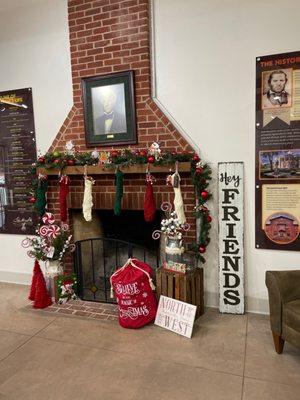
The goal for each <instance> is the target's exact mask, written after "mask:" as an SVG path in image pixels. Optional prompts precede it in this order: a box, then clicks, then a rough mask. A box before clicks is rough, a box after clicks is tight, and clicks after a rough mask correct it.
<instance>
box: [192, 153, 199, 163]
mask: <svg viewBox="0 0 300 400" xmlns="http://www.w3.org/2000/svg"><path fill="white" fill-rule="evenodd" d="M193 161H195V162H199V161H200V157H199V156H198V154H195V155H194V157H193Z"/></svg>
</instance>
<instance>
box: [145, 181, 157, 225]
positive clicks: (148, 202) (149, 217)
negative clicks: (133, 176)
mask: <svg viewBox="0 0 300 400" xmlns="http://www.w3.org/2000/svg"><path fill="white" fill-rule="evenodd" d="M155 211H156V206H155V199H154V194H153V177H151V175H149V174H148V176H147V187H146V193H145V200H144V218H145V221H146V222H152V221H153V220H154V217H155Z"/></svg>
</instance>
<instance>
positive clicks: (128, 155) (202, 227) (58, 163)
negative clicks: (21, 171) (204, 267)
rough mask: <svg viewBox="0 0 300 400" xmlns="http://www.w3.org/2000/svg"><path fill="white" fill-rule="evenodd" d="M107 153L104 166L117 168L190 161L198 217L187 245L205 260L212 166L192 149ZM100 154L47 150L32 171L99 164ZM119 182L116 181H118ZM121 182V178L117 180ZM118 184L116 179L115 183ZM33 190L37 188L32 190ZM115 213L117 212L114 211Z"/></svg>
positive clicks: (208, 227) (209, 222)
mask: <svg viewBox="0 0 300 400" xmlns="http://www.w3.org/2000/svg"><path fill="white" fill-rule="evenodd" d="M101 153H106V154H107V160H106V162H104V163H103V165H104V166H105V167H108V168H113V169H116V168H118V167H128V166H131V165H137V164H140V165H143V164H147V163H148V162H149V163H151V164H153V165H172V164H174V163H175V162H176V161H178V162H191V177H192V181H193V184H194V188H195V192H196V198H197V206H196V207H195V214H194V215H195V218H197V219H198V220H199V235H198V237H197V241H196V242H195V243H193V244H192V245H190V250H193V251H194V252H195V254H196V255H197V257H198V258H199V259H200V260H201V261H202V262H203V263H204V262H205V258H204V257H203V255H202V254H203V253H205V251H206V247H207V245H208V244H209V242H210V239H209V231H210V229H211V216H210V215H209V210H208V209H207V207H206V206H205V203H206V201H207V200H209V199H210V198H211V194H210V193H209V191H208V186H209V182H210V180H211V168H210V167H209V166H208V165H207V164H203V163H201V160H200V158H199V157H198V156H197V155H196V154H193V153H188V152H186V153H176V152H165V153H162V154H161V156H160V157H159V158H158V159H155V157H153V156H149V155H148V152H147V151H146V150H129V149H124V150H119V151H117V150H113V151H110V152H104V151H103V152H101ZM98 164H99V157H98V156H97V153H96V155H95V151H94V152H76V153H75V154H74V155H70V154H65V153H61V152H58V151H54V152H53V153H46V154H45V155H44V156H40V157H38V160H37V162H36V163H35V164H34V165H33V167H32V172H36V168H39V167H42V168H46V169H53V168H55V169H60V170H62V169H63V168H64V167H66V166H73V165H81V166H84V165H98ZM117 182H118V181H117ZM119 183H120V182H119ZM117 188H118V183H117ZM35 193H36V192H35ZM117 203H118V202H116V204H115V213H116V211H117V212H119V211H118V210H119V209H120V207H119V203H118V204H117ZM116 215H117V214H116Z"/></svg>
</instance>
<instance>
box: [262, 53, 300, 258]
mask: <svg viewBox="0 0 300 400" xmlns="http://www.w3.org/2000/svg"><path fill="white" fill-rule="evenodd" d="M255 131H256V150H255V153H256V155H255V160H256V168H255V180H256V185H255V208H256V210H255V211H256V212H255V215H256V221H255V233H256V234H255V245H256V248H258V249H274V250H295V251H297V250H298V251H299V250H300V237H299V229H300V227H299V221H300V52H292V53H283V54H275V55H270V56H261V57H257V58H256V122H255Z"/></svg>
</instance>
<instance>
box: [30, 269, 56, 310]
mask: <svg viewBox="0 0 300 400" xmlns="http://www.w3.org/2000/svg"><path fill="white" fill-rule="evenodd" d="M51 304H52V300H51V297H50V295H49V293H48V290H47V287H46V282H45V278H44V275H43V273H42V271H41V269H40V268H39V272H38V274H37V279H36V292H35V299H34V303H33V307H34V308H46V307H49V306H51Z"/></svg>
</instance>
